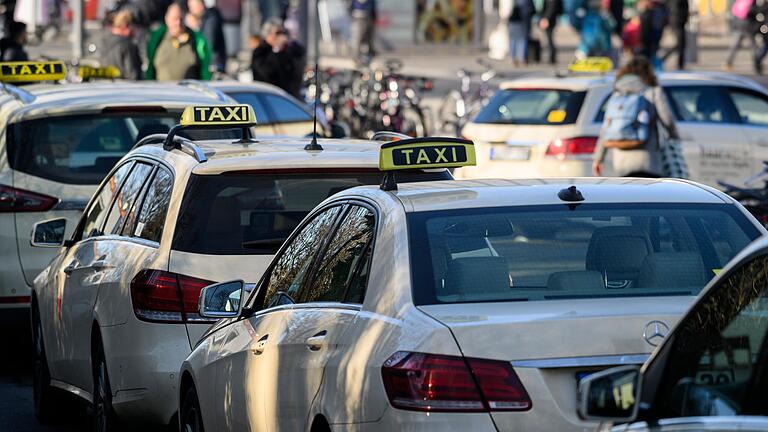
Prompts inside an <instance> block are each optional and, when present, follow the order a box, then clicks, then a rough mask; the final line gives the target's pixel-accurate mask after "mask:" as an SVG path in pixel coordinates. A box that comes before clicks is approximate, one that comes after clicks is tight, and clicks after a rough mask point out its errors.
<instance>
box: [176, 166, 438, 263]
mask: <svg viewBox="0 0 768 432" xmlns="http://www.w3.org/2000/svg"><path fill="white" fill-rule="evenodd" d="M450 178H451V177H450V174H449V173H448V172H447V171H439V172H398V174H397V180H398V182H404V183H405V182H409V181H431V180H447V179H450ZM381 179H382V174H381V173H379V172H375V173H374V172H363V173H338V172H333V171H332V170H331V171H327V172H324V171H318V172H317V173H314V174H250V173H225V174H220V175H192V177H191V178H190V180H189V183H188V184H187V190H186V192H185V193H184V199H183V202H182V204H181V209H180V213H179V219H178V221H177V224H176V229H175V234H174V240H173V248H174V250H178V251H182V252H190V253H199V254H212V255H265V254H273V253H275V252H276V251H277V249H278V248H279V247H280V245H281V244H282V242H283V241H284V240H285V239H286V238H287V237H288V235H290V233H291V232H292V231H293V230H294V229H295V228H296V226H298V224H299V222H301V220H302V219H304V217H306V216H307V214H309V212H310V211H311V210H312V209H314V208H315V206H317V205H318V204H320V202H322V201H323V200H324V199H326V198H328V197H330V196H331V195H334V194H336V193H338V192H341V191H342V190H345V189H348V188H351V187H355V186H361V185H378V184H380V183H381Z"/></svg>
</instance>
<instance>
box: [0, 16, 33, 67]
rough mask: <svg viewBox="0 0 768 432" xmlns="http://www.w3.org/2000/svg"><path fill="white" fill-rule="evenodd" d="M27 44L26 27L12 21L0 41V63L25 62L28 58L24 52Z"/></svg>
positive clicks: (21, 23)
mask: <svg viewBox="0 0 768 432" xmlns="http://www.w3.org/2000/svg"><path fill="white" fill-rule="evenodd" d="M26 43H27V25H26V24H24V23H23V22H18V21H12V22H11V24H10V25H9V26H8V31H7V35H6V37H4V38H2V39H0V61H27V60H29V56H28V55H27V52H26V51H24V45H26Z"/></svg>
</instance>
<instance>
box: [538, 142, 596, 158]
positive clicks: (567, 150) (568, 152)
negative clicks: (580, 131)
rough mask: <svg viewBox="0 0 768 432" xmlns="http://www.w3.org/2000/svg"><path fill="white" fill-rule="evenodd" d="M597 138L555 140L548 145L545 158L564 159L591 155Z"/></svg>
mask: <svg viewBox="0 0 768 432" xmlns="http://www.w3.org/2000/svg"><path fill="white" fill-rule="evenodd" d="M596 145H597V137H576V138H564V139H556V140H554V141H552V142H551V143H549V146H548V147H547V152H546V155H547V156H554V157H556V158H558V159H565V158H567V157H568V156H583V155H591V154H592V153H594V152H595V146H596Z"/></svg>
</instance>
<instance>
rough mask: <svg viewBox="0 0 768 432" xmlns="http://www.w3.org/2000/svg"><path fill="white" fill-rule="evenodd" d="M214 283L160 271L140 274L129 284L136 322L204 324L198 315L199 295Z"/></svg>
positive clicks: (143, 271) (141, 272) (145, 271)
mask: <svg viewBox="0 0 768 432" xmlns="http://www.w3.org/2000/svg"><path fill="white" fill-rule="evenodd" d="M213 283H214V282H211V281H207V280H204V279H198V278H193V277H190V276H185V275H180V274H176V273H170V272H166V271H162V270H142V271H140V272H139V274H137V275H136V277H134V278H133V281H131V300H132V301H133V312H134V313H135V314H136V318H138V319H140V320H142V321H149V322H162V323H186V322H205V321H207V320H203V319H201V318H200V316H199V315H198V313H197V310H198V307H197V305H198V300H199V298H200V291H202V290H203V288H205V287H206V286H208V285H211V284H213Z"/></svg>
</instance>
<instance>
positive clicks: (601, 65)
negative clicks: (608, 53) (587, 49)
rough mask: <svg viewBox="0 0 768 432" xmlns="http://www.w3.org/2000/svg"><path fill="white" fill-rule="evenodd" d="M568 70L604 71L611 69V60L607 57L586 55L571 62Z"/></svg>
mask: <svg viewBox="0 0 768 432" xmlns="http://www.w3.org/2000/svg"><path fill="white" fill-rule="evenodd" d="M568 70H569V71H571V72H592V73H595V72H596V73H606V72H610V71H612V70H613V61H612V60H611V59H610V58H608V57H587V58H583V59H578V60H576V61H575V62H573V63H571V65H570V66H568Z"/></svg>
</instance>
